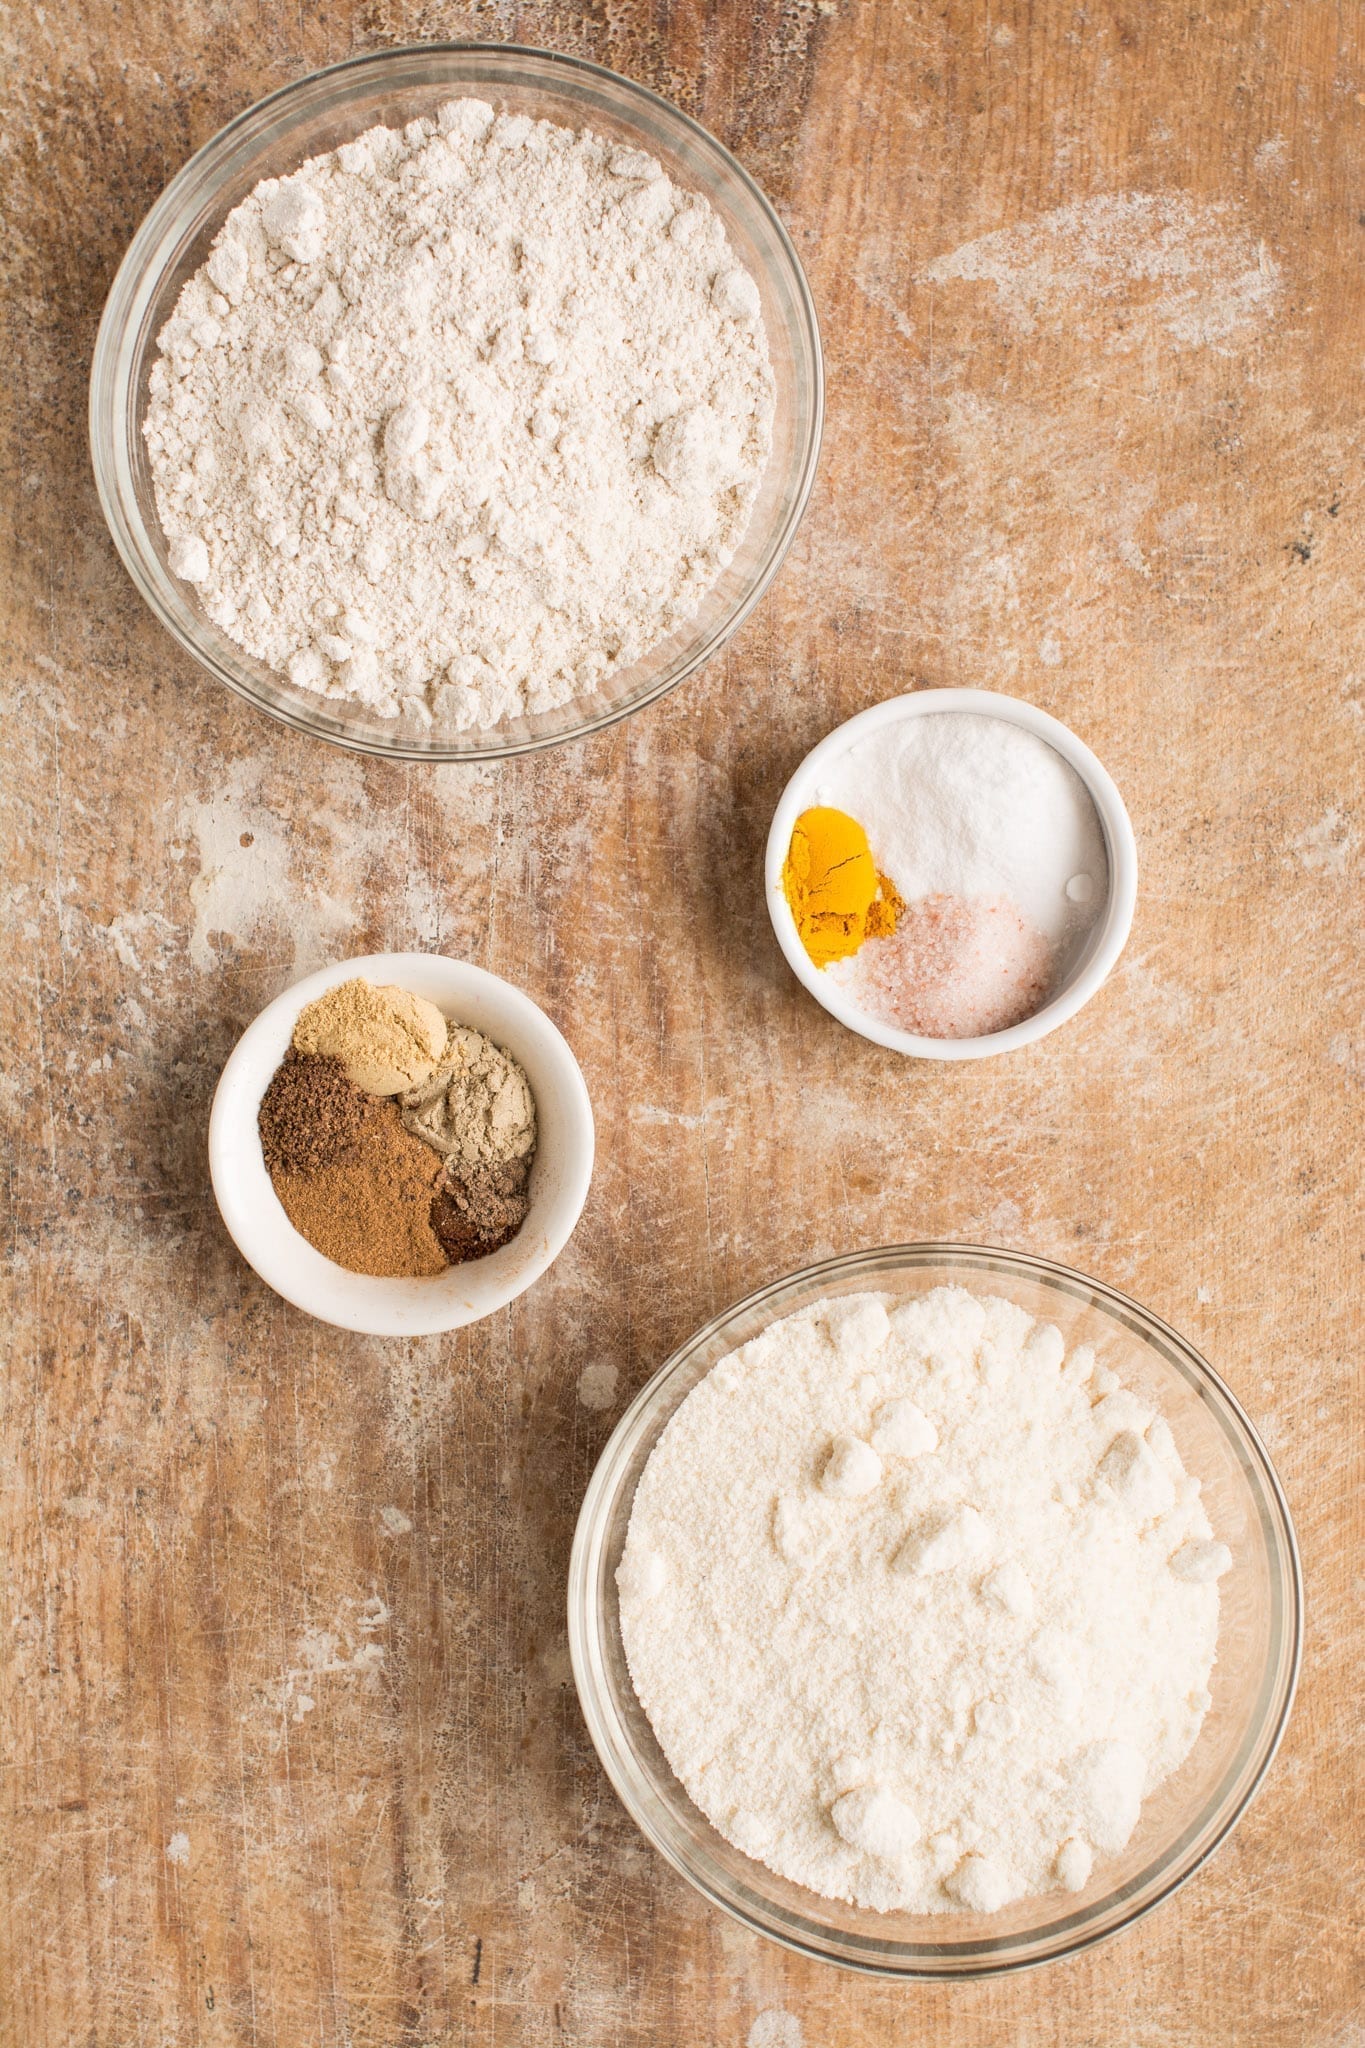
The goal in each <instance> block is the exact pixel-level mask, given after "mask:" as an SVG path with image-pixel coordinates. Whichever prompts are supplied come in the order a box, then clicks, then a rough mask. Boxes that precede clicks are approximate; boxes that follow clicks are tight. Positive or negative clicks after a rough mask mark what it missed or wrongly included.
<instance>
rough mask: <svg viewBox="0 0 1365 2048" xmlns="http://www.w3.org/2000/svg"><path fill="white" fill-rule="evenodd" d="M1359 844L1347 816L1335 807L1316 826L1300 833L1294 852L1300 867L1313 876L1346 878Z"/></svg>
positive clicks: (1357, 835)
mask: <svg viewBox="0 0 1365 2048" xmlns="http://www.w3.org/2000/svg"><path fill="white" fill-rule="evenodd" d="M1359 843H1360V836H1359V834H1358V833H1356V832H1353V831H1352V830H1351V827H1350V825H1349V823H1348V822H1347V819H1346V817H1345V814H1344V813H1343V812H1341V811H1339V810H1338V809H1337V807H1336V805H1335V804H1333V806H1332V808H1331V810H1330V811H1328V812H1326V813H1325V815H1324V816H1323V817H1321V818H1319V819H1318V821H1317V823H1316V825H1310V826H1309V827H1308V830H1307V831H1306V832H1301V833H1300V834H1299V836H1298V838H1297V839H1296V840H1295V841H1294V851H1295V853H1296V854H1297V855H1298V857H1299V864H1300V866H1301V867H1305V868H1307V869H1308V871H1309V873H1310V874H1323V875H1344V874H1345V872H1346V869H1347V866H1348V865H1349V862H1350V859H1351V856H1352V854H1353V853H1354V852H1355V850H1356V847H1357V846H1358V845H1359Z"/></svg>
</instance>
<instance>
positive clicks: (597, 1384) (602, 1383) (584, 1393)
mask: <svg viewBox="0 0 1365 2048" xmlns="http://www.w3.org/2000/svg"><path fill="white" fill-rule="evenodd" d="M578 1399H579V1402H580V1404H581V1405H582V1406H583V1407H584V1408H590V1409H591V1410H592V1412H593V1413H594V1414H595V1415H604V1414H605V1413H606V1411H607V1409H608V1408H610V1407H611V1405H612V1403H613V1402H614V1401H615V1399H616V1367H615V1366H614V1365H607V1364H606V1363H605V1362H603V1361H600V1360H599V1361H598V1362H597V1363H595V1364H593V1365H588V1366H585V1367H584V1368H583V1371H582V1372H581V1373H580V1374H579V1378H578Z"/></svg>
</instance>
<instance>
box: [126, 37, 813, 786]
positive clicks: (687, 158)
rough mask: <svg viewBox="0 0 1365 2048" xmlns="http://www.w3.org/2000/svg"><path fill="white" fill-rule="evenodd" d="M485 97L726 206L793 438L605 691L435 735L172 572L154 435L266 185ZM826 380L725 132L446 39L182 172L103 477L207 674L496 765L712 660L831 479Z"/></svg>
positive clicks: (521, 56)
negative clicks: (237, 235) (167, 350)
mask: <svg viewBox="0 0 1365 2048" xmlns="http://www.w3.org/2000/svg"><path fill="white" fill-rule="evenodd" d="M459 94H474V95H476V96H478V97H481V98H484V99H488V100H491V101H493V103H494V104H495V105H496V106H497V107H498V108H499V109H505V110H506V111H508V112H511V113H525V114H531V115H534V116H535V117H536V118H537V119H544V120H548V121H555V122H558V123H560V124H561V125H562V126H564V127H567V128H586V127H591V128H594V129H596V130H597V131H598V133H599V134H604V135H609V136H613V137H618V138H619V139H620V140H621V141H622V142H626V143H629V144H632V145H634V146H635V147H638V148H641V149H646V150H648V151H649V152H650V153H651V154H652V155H654V156H656V157H658V158H659V160H660V162H661V163H662V164H663V166H664V168H665V170H666V171H667V172H668V174H669V176H670V177H671V178H672V179H673V180H674V182H675V183H676V184H678V185H679V186H682V187H684V188H686V189H687V190H689V191H695V192H700V193H702V194H703V195H704V196H705V198H706V199H707V200H709V202H710V204H711V205H712V206H713V207H714V208H715V210H716V212H717V214H718V215H719V216H720V219H721V221H722V222H723V223H724V227H725V231H726V233H727V235H728V236H729V238H730V243H731V246H732V247H733V248H734V250H735V252H736V254H737V255H738V257H739V259H740V261H741V262H742V263H743V264H744V265H745V266H746V268H747V269H748V270H749V271H750V273H751V274H752V276H753V278H754V280H755V282H756V283H757V285H758V288H759V292H760V294H761V296H762V301H763V318H764V323H765V325H766V328H767V334H768V348H769V352H770V354H771V357H772V367H773V376H774V379H775V383H776V391H775V411H774V418H773V450H772V454H771V456H770V458H769V461H768V467H767V470H766V472H765V474H764V477H763V481H762V484H761V486H760V489H759V493H758V497H757V500H756V502H755V504H754V509H753V512H752V514H751V516H750V520H749V525H748V529H747V531H746V533H745V535H744V538H743V540H742V541H741V543H740V545H739V547H738V548H737V549H736V551H735V556H734V560H733V561H732V562H731V563H730V565H729V567H728V568H727V569H726V570H725V571H724V573H723V574H722V575H721V577H720V578H719V580H718V581H717V582H716V583H715V584H714V585H713V586H712V588H711V589H710V591H709V592H708V593H707V595H706V597H705V598H704V599H703V601H702V604H701V607H700V609H699V611H698V612H697V613H696V615H695V617H693V618H692V619H690V620H688V621H687V622H686V623H685V624H684V625H682V626H680V627H679V628H678V629H677V630H676V631H675V632H673V633H672V634H670V636H669V637H668V638H667V639H666V640H663V641H661V642H660V643H659V644H658V645H657V646H655V647H653V648H651V649H650V650H649V652H648V653H647V654H645V655H644V656H642V657H641V659H640V660H639V661H636V662H633V663H632V664H631V665H630V666H629V667H628V668H623V669H620V670H619V671H618V672H617V673H616V674H615V675H613V676H610V677H608V678H607V680H606V682H605V684H604V685H603V688H602V689H601V691H600V692H598V693H597V694H596V695H594V696H591V697H583V698H579V699H577V700H575V701H574V702H573V703H571V704H567V705H564V706H562V707H561V708H560V709H558V710H556V711H548V712H541V713H537V714H535V715H534V716H528V717H524V718H520V719H517V720H510V721H508V722H507V723H505V724H503V725H499V726H497V727H494V728H490V729H487V730H484V731H481V732H468V733H457V732H455V731H453V730H444V731H443V730H442V729H441V728H440V727H439V726H437V727H433V728H431V729H429V730H428V729H424V728H423V727H421V726H420V725H418V724H417V723H416V722H415V721H413V720H407V721H403V720H397V719H382V718H377V717H375V715H374V714H373V712H370V711H367V710H365V709H364V708H363V707H361V706H359V705H356V706H354V707H350V708H348V707H347V706H346V705H344V704H342V703H339V702H337V701H334V700H330V699H327V700H324V699H323V698H321V697H315V696H312V695H311V694H310V693H309V692H308V691H306V690H298V689H295V688H294V687H293V686H292V685H291V684H290V683H289V682H288V681H287V680H286V679H285V678H284V677H283V676H281V675H278V674H277V673H276V672H275V671H274V670H272V669H269V668H267V667H266V666H265V665H264V663H262V662H259V661H257V660H255V659H254V658H253V657H252V656H251V655H249V654H247V653H246V652H245V651H244V650H243V649H242V648H240V647H238V646H237V645H236V644H235V642H233V641H232V640H230V639H229V638H228V636H227V635H226V633H224V632H223V631H222V630H221V628H220V627H218V626H216V625H214V623H213V621H212V620H211V619H210V618H209V617H208V616H207V614H206V613H205V612H204V611H203V609H202V607H201V606H200V605H199V603H198V601H197V599H196V597H195V596H194V594H193V592H192V590H191V589H190V588H189V587H188V586H186V585H185V584H183V583H181V582H180V581H179V580H178V579H177V578H176V577H174V576H172V574H171V572H170V568H169V566H168V562H167V546H166V541H165V537H164V535H163V534H162V531H161V523H160V521H159V519H158V518H157V513H156V505H155V501H154V499H153V495H152V483H151V473H150V469H149V466H148V462H147V456H146V450H145V447H144V444H143V439H142V420H143V417H144V414H145V411H146V404H147V379H148V374H149V372H150V370H151V366H152V364H153V363H154V362H155V360H156V337H157V335H158V333H159V332H160V330H161V328H162V326H163V325H164V323H165V321H166V320H167V318H168V317H169V315H170V313H171V311H172V308H173V307H174V305H175V301H176V299H177V297H178V296H179V293H180V291H181V288H182V287H183V285H184V283H185V281H186V279H187V278H188V277H190V276H191V275H192V274H193V272H194V271H196V270H197V269H198V268H199V266H200V265H201V264H202V263H203V261H204V260H205V257H206V256H207V254H208V250H209V245H210V243H211V242H212V240H213V237H214V236H215V235H216V234H217V232H218V230H219V228H220V227H221V226H222V224H223V221H224V220H225V219H226V217H227V215H228V214H229V213H230V212H231V211H232V209H233V207H234V206H236V205H238V204H239V202H240V201H241V200H243V199H244V198H245V197H246V195H247V194H248V193H249V192H250V191H251V189H252V187H253V186H254V185H256V184H258V183H259V181H260V180H261V179H262V178H266V177H275V176H283V175H285V174H287V173H288V172H290V171H293V170H295V169H296V168H297V167H298V165H299V164H300V163H301V162H302V161H303V160H304V158H305V157H309V156H316V155H318V154H319V153H320V152H322V151H325V150H331V149H336V148H337V147H338V146H339V145H340V144H341V143H343V142H347V141H349V140H351V139H352V138H353V137H354V136H356V135H359V134H360V133H361V132H362V131H363V130H364V129H366V128H369V127H372V126H373V125H374V124H375V122H379V121H382V122H384V123H386V124H387V125H388V126H390V127H400V128H401V127H402V126H403V124H404V123H405V122H407V121H411V120H414V119H416V118H417V117H419V116H422V115H430V114H433V113H435V111H436V109H437V108H438V107H439V106H440V105H441V104H442V102H443V101H445V100H448V99H450V98H452V97H453V96H455V95H459ZM823 413H824V372H823V367H822V363H821V356H820V334H819V328H818V326H817V324H816V318H815V306H814V303H813V301H812V299H811V295H810V290H809V288H808V286H807V284H806V280H805V277H804V276H803V274H802V271H801V265H800V263H799V262H798V260H797V256H796V251H795V250H794V249H793V247H792V245H791V242H790V240H789V238H788V236H787V233H786V230H785V229H784V228H783V226H782V223H781V222H780V221H779V220H778V218H777V215H776V214H775V213H774V212H773V209H772V207H771V206H770V205H769V204H768V201H767V200H766V199H765V198H764V196H763V194H762V193H761V192H760V191H759V189H758V186H757V185H756V184H755V183H754V181H753V179H752V178H751V177H750V176H749V174H748V173H747V171H745V170H744V169H743V168H742V167H741V166H740V165H739V164H738V163H736V161H735V159H734V158H733V157H732V156H731V155H730V153H729V151H728V150H726V149H723V148H722V147H721V145H720V143H718V142H717V141H716V140H715V138H714V136H711V135H708V134H707V132H706V130H705V129H704V128H701V127H699V126H698V124H697V123H696V122H695V121H693V120H691V119H690V118H689V116H688V115H686V114H683V113H680V112H679V110H678V109H677V108H676V107H673V106H670V105H669V104H668V102H667V101H666V100H662V99H660V98H658V97H657V95H656V94H654V93H652V92H648V91H646V89H645V87H644V86H642V85H635V84H633V83H632V82H631V80H629V79H626V78H618V77H617V76H616V75H615V73H614V72H611V71H604V70H603V69H602V68H601V66H600V65H597V64H588V63H585V62H583V60H582V59H581V58H577V57H560V56H555V55H553V54H551V53H550V52H549V51H546V50H525V49H520V48H518V47H516V46H515V45H502V46H495V45H485V44H479V43H431V44H425V45H422V46H420V47H415V48H412V49H396V50H383V51H380V52H379V53H378V55H376V56H372V57H357V58H354V59H352V60H351V61H350V62H348V63H345V64H337V65H334V66H332V67H331V68H330V69H329V70H326V71H318V72H315V73H314V74H313V75H312V76H311V77H309V78H303V79H300V80H299V81H298V83H297V84H295V85H287V86H285V87H283V89H282V90H281V91H279V92H276V93H272V94H271V96H270V98H269V99H265V100H262V101H261V102H260V104H259V105H258V106H254V107H251V108H249V109H248V110H247V112H246V113H244V114H239V115H238V117H237V119H236V120H235V121H231V122H229V124H228V126H227V127H226V128H224V129H223V130H222V131H221V133H219V134H218V135H215V136H214V138H213V140H212V141H211V142H209V143H206V144H205V146H204V147H203V149H201V150H200V151H199V153H198V155H197V156H194V157H191V159H190V161H189V162H188V163H187V164H186V165H185V167H184V169H183V170H181V171H180V172H178V173H177V175H176V176H175V177H174V178H173V179H172V180H171V182H170V184H169V185H168V186H167V187H166V190H165V191H164V192H163V193H162V194H161V197H160V198H159V199H158V200H157V201H156V204H155V205H154V206H153V207H152V210H151V212H150V213H149V214H148V215H147V218H146V219H145V220H144V221H143V223H142V226H141V227H140V228H139V229H138V231H137V233H136V235H135V236H134V237H133V241H132V245H131V247H130V248H129V250H128V253H127V255H126V256H125V257H124V259H123V262H122V264H121V265H120V267H119V272H118V275H117V277H116V278H115V279H114V283H113V288H112V290H111V291H110V294H109V299H108V303H107V304H106V306H105V309H104V316H103V318H102V320H101V322H100V330H99V336H98V339H97V340H96V343H95V357H94V364H93V367H92V369H91V373H90V445H91V453H92V456H93V460H94V468H95V481H96V484H97V485H98V488H99V494H100V502H101V504H102V505H103V507H104V516H105V518H106V519H107V520H108V522H109V531H110V532H111V533H112V535H113V537H114V544H115V546H116V547H117V548H118V551H119V553H120V555H121V556H122V557H123V561H124V564H125V566H126V567H127V570H128V573H129V575H130V576H131V577H132V579H133V581H134V583H135V584H136V585H137V587H138V589H139V590H140V591H141V593H142V595H143V597H144V598H146V600H147V602H148V604H149V605H150V606H151V608H152V610H153V611H154V612H155V613H156V615H157V617H158V618H159V619H160V621H161V623H162V625H163V626H165V627H166V628H167V630H168V631H169V632H171V633H173V634H174V635H175V637H176V639H177V640H178V641H179V642H180V644H181V646H182V647H183V648H185V650H186V651H187V653H189V654H192V655H193V656H194V659H195V660H196V661H197V662H198V663H199V664H200V666H201V667H202V668H206V669H207V670H208V672H209V674H210V675H213V676H216V677H217V678H218V680H219V681H220V682H223V683H226V684H227V685H228V687H229V689H232V690H236V691H237V692H238V693H239V695H241V696H243V697H245V698H247V699H248V700H249V702H251V703H252V704H255V705H256V706H258V708H259V709H260V710H262V711H267V712H269V713H270V715H271V716H272V717H273V718H279V719H282V720H283V721H284V723H285V724H286V725H292V726H294V727H296V728H297V729H298V730H299V731H300V732H308V733H314V734H316V735H317V736H318V737H319V738H322V739H328V740H332V741H334V742H336V744H338V745H339V746H344V747H353V748H356V749H358V750H359V751H360V752H362V753H368V754H387V755H391V756H393V757H395V758H397V759H400V760H422V761H459V760H465V761H488V760H498V759H501V758H503V757H504V756H506V755H509V754H524V753H529V752H531V751H533V750H534V749H536V748H538V747H548V746H554V745H556V744H557V743H558V742H559V741H561V740H567V739H575V738H577V737H579V736H580V735H581V734H583V733H589V732H596V731H597V730H599V729H600V728H601V727H602V726H606V725H611V724H613V723H614V722H615V721H616V720H617V719H618V718H624V717H625V716H626V715H627V714H628V713H629V712H631V711H638V710H639V708H640V707H641V705H644V704H652V703H653V702H654V700H655V699H656V698H657V697H662V696H663V695H664V693H665V692H666V691H668V690H671V689H673V688H674V686H675V685H676V684H678V683H680V682H682V680H683V679H684V677H686V676H689V675H691V674H692V672H693V671H694V670H695V669H698V668H700V667H701V665H702V663H703V662H705V661H709V660H710V658H711V656H712V655H713V654H714V653H715V652H716V650H717V648H719V647H720V646H721V645H722V644H723V643H724V641H725V640H727V639H728V638H729V636H730V634H731V633H733V632H734V630H735V628H736V627H737V626H738V625H739V624H740V623H741V621H742V620H744V619H745V618H746V617H747V616H748V614H749V612H750V611H752V609H753V607H754V605H755V604H756V603H757V602H758V599H759V598H760V597H761V596H762V594H763V592H764V590H765V589H766V588H767V586H768V584H769V583H770V582H771V580H772V578H773V576H774V575H775V573H776V571H777V568H778V565H779V564H780V562H781V560H782V557H783V556H784V555H785V554H786V552H787V549H788V548H789V547H790V545H791V541H792V536H793V535H794V534H795V532H796V529H797V526H798V524H799V523H800V519H801V514H802V512H803V511H804V510H805V505H806V500H807V498H808V497H809V495H810V487H811V483H812V481H813V479H814V476H815V463H816V457H817V455H818V453H819V448H820V427H821V421H822V418H823Z"/></svg>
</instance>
